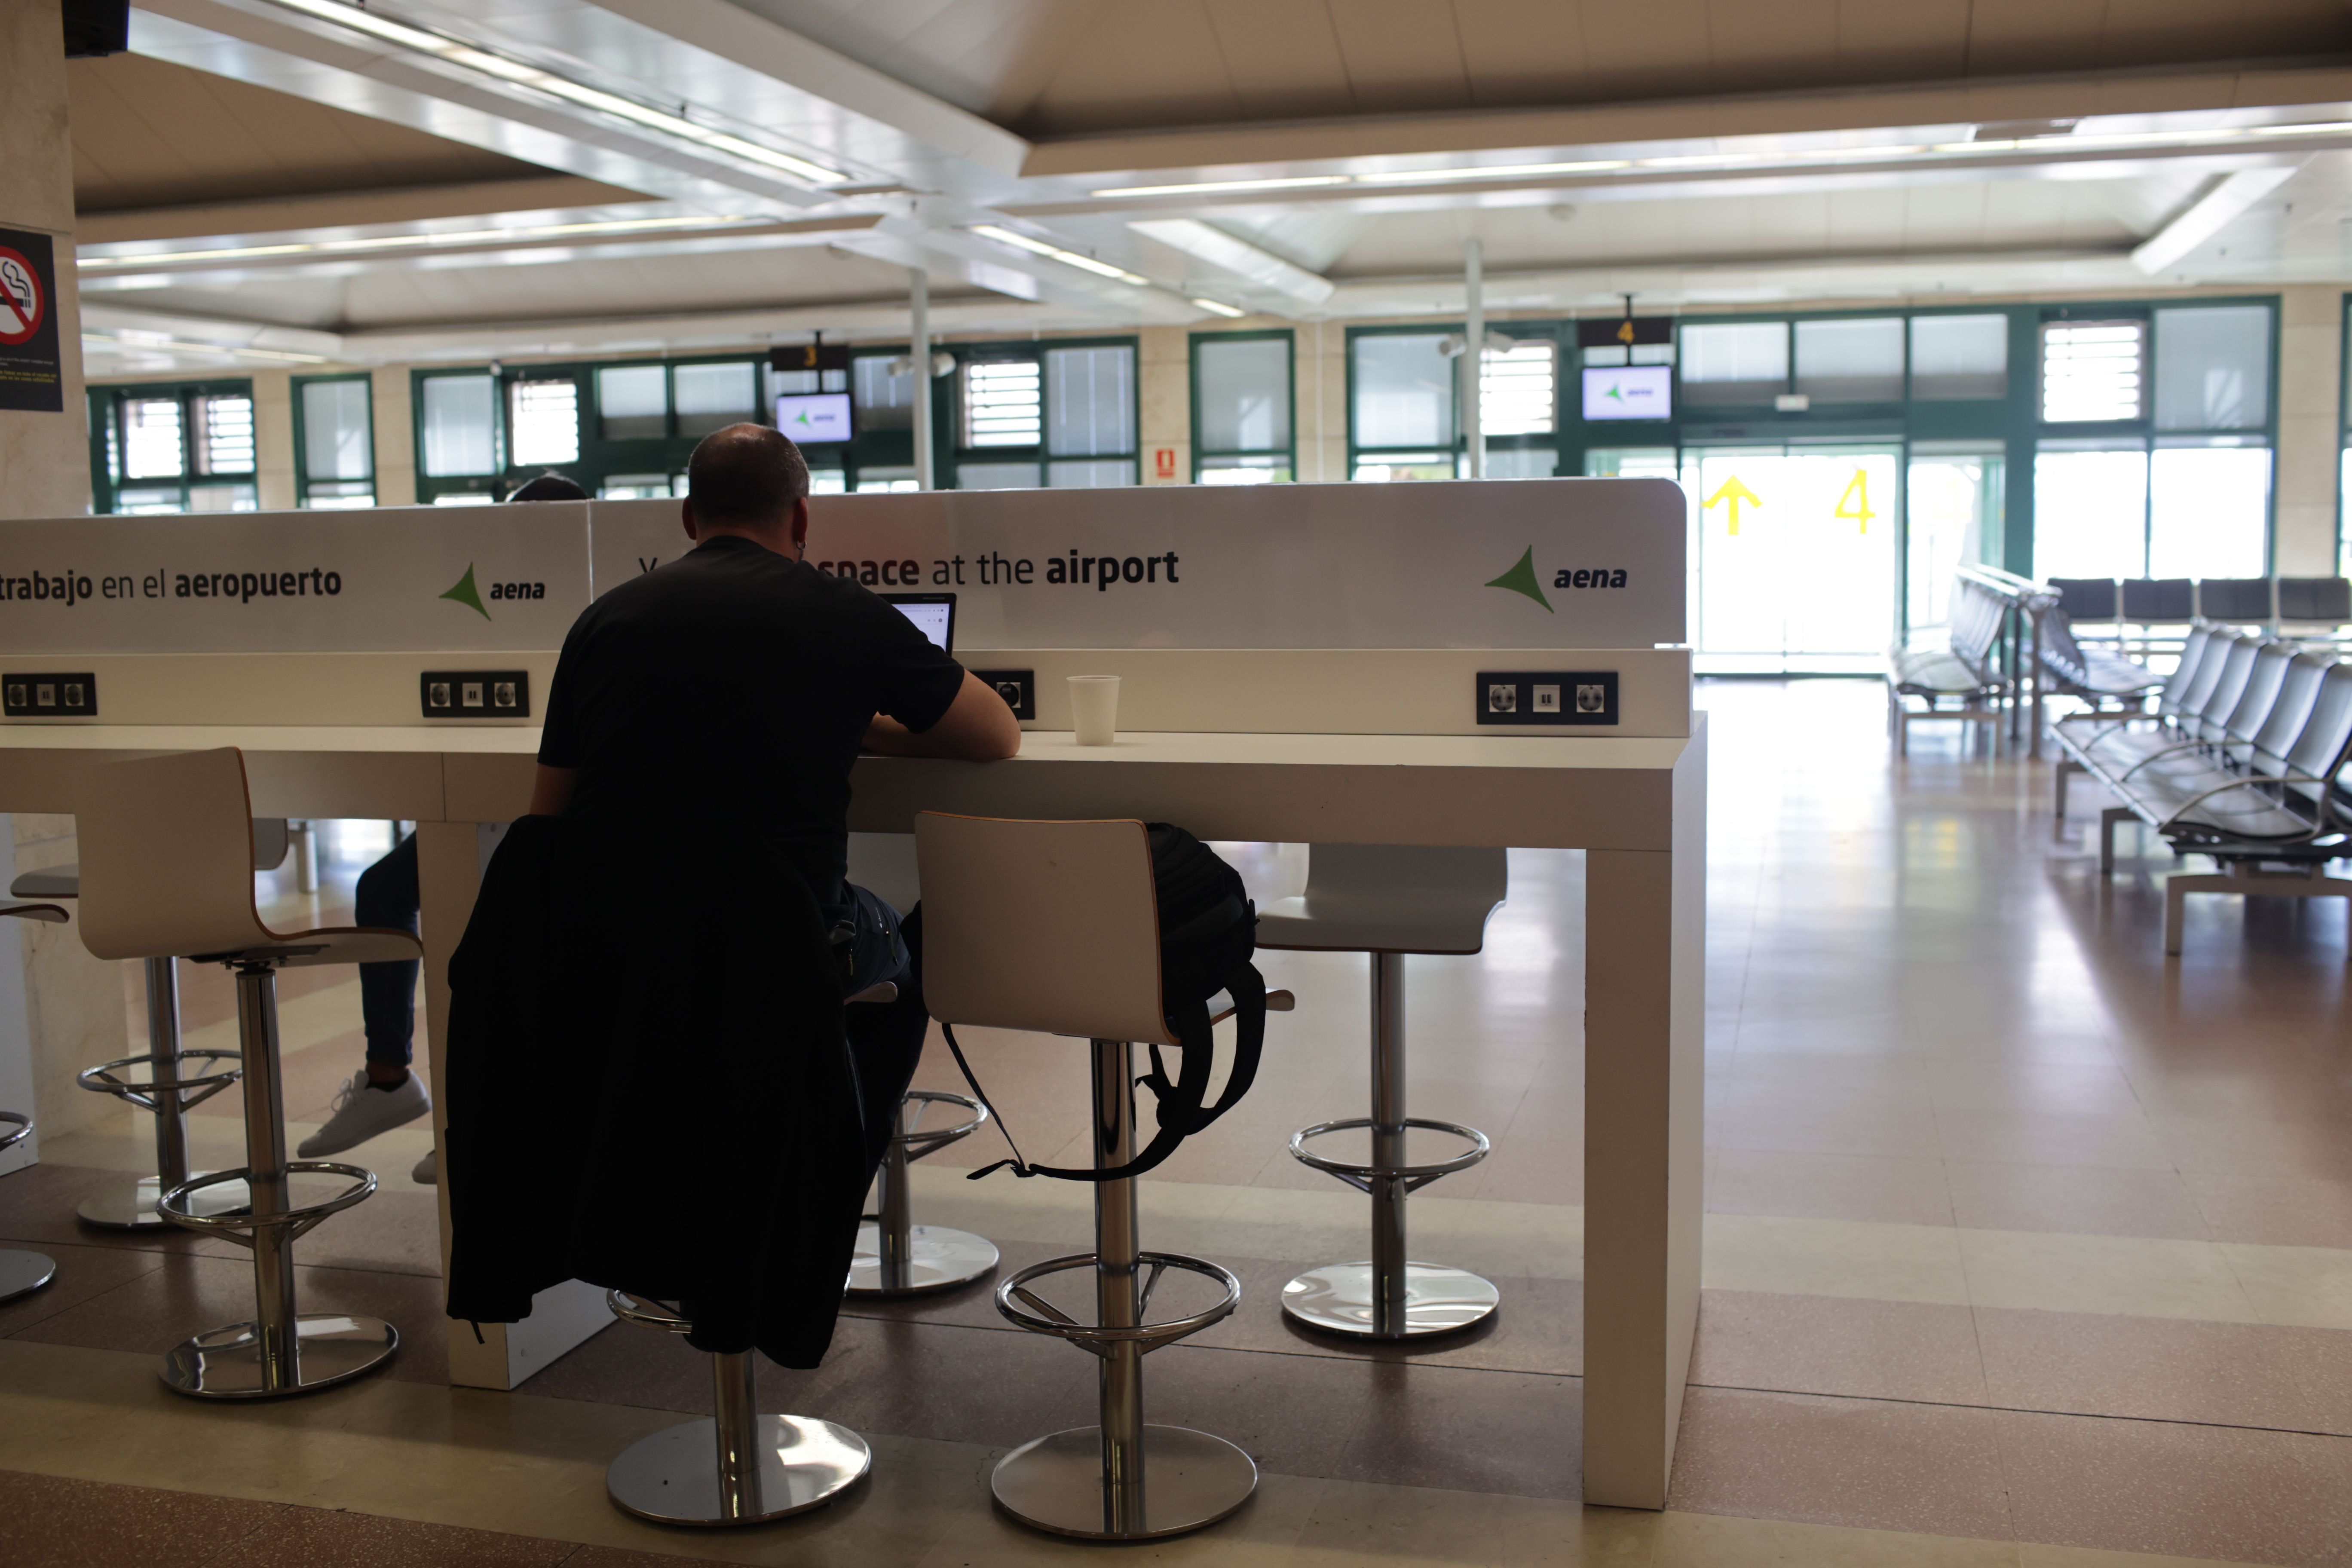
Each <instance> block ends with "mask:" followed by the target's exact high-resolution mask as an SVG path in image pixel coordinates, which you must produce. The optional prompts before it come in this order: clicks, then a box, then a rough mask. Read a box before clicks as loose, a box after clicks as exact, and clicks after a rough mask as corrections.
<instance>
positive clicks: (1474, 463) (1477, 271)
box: [1462, 239, 1486, 479]
mask: <svg viewBox="0 0 2352 1568" xmlns="http://www.w3.org/2000/svg"><path fill="white" fill-rule="evenodd" d="M1462 250H1463V256H1462V289H1463V296H1464V299H1465V302H1466V310H1465V325H1464V327H1463V329H1462V334H1463V338H1464V340H1465V341H1464V342H1463V345H1462V444H1463V447H1464V448H1465V450H1466V451H1467V452H1468V453H1469V455H1470V477H1471V478H1472V479H1485V478H1486V428H1485V425H1484V416H1485V413H1486V410H1485V408H1483V407H1482V406H1481V405H1480V404H1481V400H1480V397H1479V394H1480V392H1481V390H1482V388H1481V385H1480V384H1481V382H1482V380H1483V374H1482V373H1483V371H1484V369H1485V366H1486V247H1485V246H1483V245H1481V244H1479V243H1478V242H1477V241H1476V240H1475V239H1474V240H1471V241H1470V242H1469V243H1468V244H1466V245H1465V246H1464V247H1462Z"/></svg>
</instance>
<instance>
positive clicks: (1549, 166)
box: [1354, 158, 1629, 185]
mask: <svg viewBox="0 0 2352 1568" xmlns="http://www.w3.org/2000/svg"><path fill="white" fill-rule="evenodd" d="M1626 167H1629V164H1628V163H1627V161H1626V160H1625V159H1622V158H1591V159H1587V160H1585V161H1584V162H1582V163H1480V164H1478V165H1476V166H1475V167H1473V168H1467V169H1389V170H1383V171H1382V172H1381V173H1380V174H1358V175H1355V176H1354V179H1355V181H1356V183H1357V184H1360V185H1419V184H1431V183H1433V182H1436V181H1440V180H1510V179H1522V178H1531V177H1533V176H1535V175H1538V174H1591V173H1592V172H1593V171H1594V170H1597V169H1622V168H1626Z"/></svg>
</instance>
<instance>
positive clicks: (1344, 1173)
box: [1290, 1116, 1494, 1193]
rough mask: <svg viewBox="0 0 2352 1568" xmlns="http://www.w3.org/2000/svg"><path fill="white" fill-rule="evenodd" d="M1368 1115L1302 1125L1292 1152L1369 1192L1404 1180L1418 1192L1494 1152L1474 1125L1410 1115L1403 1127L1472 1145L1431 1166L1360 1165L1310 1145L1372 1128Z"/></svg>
mask: <svg viewBox="0 0 2352 1568" xmlns="http://www.w3.org/2000/svg"><path fill="white" fill-rule="evenodd" d="M1373 1125H1374V1123H1373V1121H1372V1119H1371V1118H1370V1117H1369V1116H1350V1117H1349V1118H1347V1119H1346V1120H1344V1121H1318V1122H1317V1123H1316V1124H1315V1125H1314V1126H1312V1127H1302V1128H1300V1129H1299V1130H1298V1131H1296V1132H1294V1133H1292V1134H1291V1135H1290V1155H1291V1158H1292V1159H1295V1160H1297V1162H1298V1163H1300V1164H1302V1165H1312V1166H1313V1167H1314V1168H1315V1169H1317V1170H1318V1171H1322V1172H1325V1173H1328V1174H1330V1175H1334V1176H1337V1177H1339V1179H1340V1180H1341V1181H1343V1182H1345V1183H1347V1184H1349V1186H1352V1187H1355V1188H1358V1189H1359V1190H1360V1191H1363V1192H1367V1193H1369V1192H1370V1191H1371V1190H1372V1184H1373V1183H1374V1182H1376V1181H1401V1182H1402V1183H1404V1184H1405V1191H1407V1192H1409V1193H1410V1192H1418V1191H1419V1190H1420V1189H1421V1188H1423V1187H1425V1186H1427V1185H1428V1184H1430V1183H1432V1182H1433V1181H1435V1180H1437V1178H1438V1177H1440V1176H1450V1175H1452V1174H1454V1173H1455V1172H1456V1171H1466V1170H1468V1169H1469V1168H1470V1167H1471V1166H1473V1165H1475V1164H1476V1163H1478V1162H1479V1161H1481V1160H1483V1159H1485V1158H1486V1156H1487V1154H1488V1153H1489V1152H1492V1150H1493V1148H1494V1145H1493V1144H1492V1143H1490V1142H1488V1141H1487V1138H1486V1134H1485V1133H1484V1132H1481V1131H1478V1130H1477V1129H1476V1128H1475V1127H1465V1126H1463V1125H1461V1124H1460V1123H1459V1122H1454V1121H1429V1120H1427V1119H1426V1118H1423V1117H1419V1116H1408V1117H1406V1118H1405V1119H1404V1121H1402V1123H1399V1125H1401V1126H1405V1127H1415V1128H1419V1129H1420V1130H1421V1131H1423V1132H1450V1133H1452V1134H1453V1135H1454V1137H1456V1138H1459V1139H1462V1140H1464V1141H1465V1142H1467V1143H1469V1144H1470V1147H1469V1148H1468V1149H1466V1150H1465V1151H1464V1152H1461V1153H1459V1154H1456V1155H1454V1158H1452V1159H1451V1160H1440V1161H1437V1162H1436V1163H1433V1164H1428V1165H1359V1164H1354V1163H1349V1162H1348V1161H1345V1160H1332V1159H1327V1158H1326V1157H1325V1156H1323V1155H1321V1154H1318V1153H1315V1152H1313V1151H1311V1150H1309V1149H1308V1148H1307V1140H1308V1139H1310V1138H1320V1137H1322V1136H1324V1135H1325V1134H1326V1133H1330V1132H1353V1131H1370V1129H1371V1128H1372V1127H1373Z"/></svg>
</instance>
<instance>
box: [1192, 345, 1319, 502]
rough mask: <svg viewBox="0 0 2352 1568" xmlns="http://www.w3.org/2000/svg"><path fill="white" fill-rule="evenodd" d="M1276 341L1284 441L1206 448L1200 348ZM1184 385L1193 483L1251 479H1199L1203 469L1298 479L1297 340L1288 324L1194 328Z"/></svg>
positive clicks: (1277, 480)
mask: <svg viewBox="0 0 2352 1568" xmlns="http://www.w3.org/2000/svg"><path fill="white" fill-rule="evenodd" d="M1245 342H1279V343H1281V344H1282V345H1283V351H1284V352H1283V360H1282V365H1283V389H1282V396H1283V409H1284V419H1283V429H1284V432H1285V435H1286V439H1285V440H1283V441H1281V442H1279V443H1276V444H1269V445H1265V446H1259V447H1247V446H1233V447H1211V446H1209V445H1208V443H1207V442H1206V441H1205V440H1203V439H1202V431H1203V430H1204V429H1205V428H1206V426H1205V425H1204V424H1203V422H1202V417H1201V355H1202V350H1204V349H1213V348H1214V347H1215V346H1216V345H1219V344H1223V343H1245ZM1186 379H1187V384H1188V386H1189V387H1190V390H1191V395H1192V423H1191V425H1190V426H1188V428H1190V429H1191V431H1192V482H1193V483H1194V484H1196V485H1197V484H1201V483H1203V482H1210V483H1218V482H1238V483H1254V482H1260V481H1254V480H1229V481H1215V480H1211V481H1204V480H1203V479H1202V475H1203V474H1204V473H1218V472H1224V473H1247V472H1252V471H1264V472H1265V473H1267V474H1268V475H1270V476H1271V477H1270V479H1268V480H1266V481H1264V482H1268V483H1274V484H1287V483H1289V482H1291V481H1292V480H1294V479H1297V477H1298V338H1297V333H1296V332H1295V331H1292V330H1291V329H1290V328H1288V327H1279V328H1271V329H1267V330H1264V331H1242V332H1194V333H1193V334H1192V342H1191V373H1190V374H1189V375H1188V377H1187V378H1186Z"/></svg>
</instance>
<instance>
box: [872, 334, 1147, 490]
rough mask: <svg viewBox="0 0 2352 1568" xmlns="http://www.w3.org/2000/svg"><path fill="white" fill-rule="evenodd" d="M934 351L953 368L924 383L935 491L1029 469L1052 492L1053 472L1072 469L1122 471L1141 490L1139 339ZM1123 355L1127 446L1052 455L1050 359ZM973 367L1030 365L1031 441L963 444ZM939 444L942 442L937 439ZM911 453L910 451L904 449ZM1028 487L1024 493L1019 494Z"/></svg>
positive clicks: (951, 346)
mask: <svg viewBox="0 0 2352 1568" xmlns="http://www.w3.org/2000/svg"><path fill="white" fill-rule="evenodd" d="M940 347H941V348H942V349H943V350H944V351H945V352H946V353H949V354H950V355H952V356H953V357H954V360H955V368H954V370H953V372H952V373H951V374H948V375H943V376H940V377H937V378H935V379H934V380H933V381H932V383H931V411H932V417H931V428H932V430H933V432H934V433H935V434H934V437H933V447H934V450H935V452H936V454H937V456H936V457H935V458H934V459H933V462H934V467H935V468H936V470H937V483H938V485H939V487H940V489H966V488H968V487H967V486H966V484H965V482H964V481H965V479H967V478H970V477H974V476H971V475H968V473H967V470H969V469H974V468H980V467H982V465H987V466H991V467H1002V468H1027V467H1034V469H1035V470H1036V479H1037V483H1038V485H1039V486H1041V487H1052V486H1053V484H1054V479H1055V469H1056V468H1063V469H1065V470H1066V471H1067V470H1069V469H1071V468H1074V467H1075V465H1077V464H1087V465H1089V466H1093V465H1104V466H1115V465H1119V464H1124V465H1125V466H1126V474H1127V479H1126V483H1128V484H1129V485H1134V484H1140V483H1141V482H1142V479H1143V471H1142V458H1143V451H1142V428H1143V354H1142V347H1141V340H1139V339H1138V338H1135V337H1131V336H1130V337H1086V338H1034V339H1024V340H1021V341H1019V342H982V343H945V344H941V345H940ZM1082 349H1124V350H1126V351H1127V353H1128V356H1129V357H1128V366H1129V386H1128V408H1127V437H1128V438H1127V443H1126V447H1125V449H1124V450H1120V451H1095V452H1055V451H1052V450H1049V447H1050V445H1051V443H1050V433H1051V430H1052V428H1053V418H1052V414H1051V410H1052V407H1053V405H1054V401H1055V397H1056V395H1057V394H1058V392H1059V390H1060V389H1059V387H1058V386H1057V384H1056V383H1055V376H1056V374H1058V373H1057V372H1056V371H1055V368H1054V358H1053V356H1054V355H1055V354H1056V353H1063V352H1066V351H1070V350H1082ZM974 365H1006V366H1020V365H1034V366H1035V367H1036V380H1037V389H1038V393H1037V395H1038V422H1037V423H1038V431H1037V439H1036V440H1035V441H1034V442H1024V443H1020V444H1017V445H1002V446H1000V445H993V444H987V445H976V444H974V443H973V442H972V441H971V439H970V438H969V434H970V433H969V431H968V430H967V427H966V426H967V424H968V420H967V417H966V416H967V415H968V413H970V412H971V410H970V408H969V406H968V399H969V394H968V392H967V390H966V389H967V387H968V385H969V383H970V381H971V367H972V366H974ZM942 437H943V438H942ZM910 450H911V448H910ZM1022 488H1027V487H1022Z"/></svg>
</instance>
